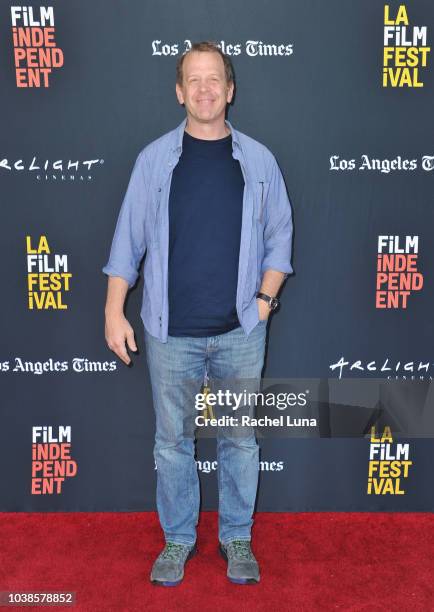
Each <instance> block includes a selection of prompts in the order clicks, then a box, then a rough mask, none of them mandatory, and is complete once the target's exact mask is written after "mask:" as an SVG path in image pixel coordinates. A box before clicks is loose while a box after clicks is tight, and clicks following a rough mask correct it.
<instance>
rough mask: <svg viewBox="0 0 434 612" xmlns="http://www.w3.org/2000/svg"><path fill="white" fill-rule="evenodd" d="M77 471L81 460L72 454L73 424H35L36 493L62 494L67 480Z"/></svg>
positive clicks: (33, 473)
mask: <svg viewBox="0 0 434 612" xmlns="http://www.w3.org/2000/svg"><path fill="white" fill-rule="evenodd" d="M55 430H56V431H55ZM76 474H77V462H76V461H75V460H74V459H72V457H71V426H70V425H67V426H65V425H59V426H58V427H57V428H55V427H51V426H40V425H35V426H34V427H33V428H32V485H31V493H32V495H53V494H55V495H59V494H60V493H62V488H63V484H64V482H65V480H66V479H67V478H72V477H74V476H76Z"/></svg>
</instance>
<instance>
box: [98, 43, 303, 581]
mask: <svg viewBox="0 0 434 612" xmlns="http://www.w3.org/2000/svg"><path fill="white" fill-rule="evenodd" d="M233 93H234V78H233V72H232V66H231V63H230V60H229V58H228V57H227V56H226V55H224V54H223V53H222V52H221V50H220V49H219V48H218V46H216V45H215V44H214V43H209V42H204V43H197V44H194V45H193V46H192V47H191V49H190V50H189V51H188V52H187V53H185V54H183V55H182V56H181V57H180V58H179V60H178V65H177V82H176V95H177V98H178V101H179V103H180V104H182V105H184V106H185V110H186V115H187V116H186V118H185V119H184V120H183V122H182V123H181V124H180V125H179V126H178V127H177V128H176V129H174V130H172V131H171V132H168V133H166V134H164V135H163V136H161V137H160V138H158V139H157V140H155V141H153V142H151V143H150V144H149V145H148V146H146V147H145V148H144V149H143V150H142V151H141V153H140V154H139V156H138V158H137V160H136V164H135V166H134V169H133V172H132V176H131V179H130V183H129V186H128V189H127V192H126V195H125V198H124V201H123V204H122V207H121V211H120V213H119V218H118V222H117V225H116V230H115V234H114V237H113V242H112V247H111V253H110V259H109V262H108V263H107V265H106V266H105V267H104V268H103V272H105V273H106V274H107V275H109V280H108V292H107V303H106V308H105V315H106V326H105V336H106V340H107V344H108V346H109V348H110V349H112V350H113V351H114V352H115V353H116V354H117V355H118V356H119V357H120V358H121V359H122V360H123V361H124V362H125V363H126V364H129V363H130V361H131V360H130V357H129V355H128V353H127V350H126V346H125V342H126V343H127V345H128V348H129V349H130V350H132V351H136V350H137V347H136V343H135V340H134V331H133V329H132V327H131V326H130V324H129V323H128V321H127V320H126V318H125V317H124V314H123V307H124V301H125V296H126V293H127V291H128V289H129V288H131V287H132V286H133V285H134V284H135V281H136V279H137V277H138V271H137V270H138V266H139V263H140V261H141V259H142V257H143V255H144V253H145V251H146V258H145V264H144V273H143V276H144V290H143V304H142V310H141V318H142V321H143V324H144V328H145V345H146V354H147V361H148V367H149V373H150V379H151V386H152V394H153V402H154V409H155V414H156V437H155V447H154V457H155V461H156V465H157V508H158V514H159V519H160V523H161V526H162V529H163V531H164V536H165V541H166V545H165V547H164V549H163V551H162V552H161V553H160V555H159V556H158V558H157V559H156V561H155V563H154V565H153V568H152V572H151V581H152V582H153V583H155V584H161V585H165V586H172V585H176V584H179V583H180V582H181V580H182V579H183V576H184V564H185V562H186V560H187V559H189V558H190V557H191V556H192V555H193V554H194V553H195V552H196V525H197V521H198V515H199V502H200V500H199V480H198V474H197V467H196V462H195V458H194V423H195V417H196V415H197V410H196V408H195V394H197V393H198V392H199V391H200V389H201V385H202V382H203V380H204V375H205V372H206V373H207V374H208V376H209V380H210V384H211V385H215V386H217V387H225V385H226V383H227V381H228V380H231V381H235V383H234V385H236V384H237V381H238V382H239V381H247V386H248V387H249V391H251V390H256V391H257V390H258V389H259V383H260V377H261V370H262V367H263V360H264V351H265V336H266V326H267V319H268V316H269V313H270V312H271V310H272V309H274V308H275V307H276V306H277V304H278V300H277V298H276V295H277V293H278V291H279V289H280V286H281V284H282V282H283V280H284V278H285V277H286V276H288V274H290V273H291V272H292V267H291V261H290V259H291V243H292V216H291V206H290V203H289V200H288V196H287V193H286V188H285V185H284V182H283V178H282V175H281V173H280V170H279V168H278V166H277V163H276V160H275V158H274V156H273V155H272V153H271V152H270V151H269V150H268V149H267V148H266V147H265V146H263V145H262V144H260V143H259V142H257V141H256V140H253V139H252V138H250V137H248V136H246V135H245V134H243V133H241V132H239V131H237V130H235V128H234V127H233V126H232V125H231V124H230V122H229V121H227V120H226V119H225V112H226V106H227V104H229V103H230V102H231V100H232V97H233ZM228 384H229V383H228ZM226 386H227V385H226ZM233 388H234V387H231V390H232V389H233ZM217 459H218V473H217V475H218V485H219V542H220V544H219V547H220V552H221V554H222V555H223V556H224V558H225V559H226V560H227V562H228V566H227V576H228V578H229V579H230V580H231V581H232V582H235V583H239V584H247V583H255V582H258V581H259V577H260V576H259V567H258V563H257V561H256V559H255V557H254V555H253V553H252V550H251V545H250V542H251V526H252V523H253V520H252V515H253V511H254V503H255V498H256V493H257V486H258V471H259V453H258V445H257V442H256V439H255V436H254V431H253V429H252V428H251V427H244V428H243V431H242V434H240V433H239V432H235V427H233V428H232V427H221V428H219V430H218V435H217Z"/></svg>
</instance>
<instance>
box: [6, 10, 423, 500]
mask: <svg viewBox="0 0 434 612" xmlns="http://www.w3.org/2000/svg"><path fill="white" fill-rule="evenodd" d="M0 33H1V35H0V56H1V62H0V85H1V108H2V112H1V115H0V189H1V202H2V206H1V215H2V223H1V227H2V240H1V242H0V253H1V260H2V270H3V272H4V274H3V280H2V296H3V297H2V300H1V305H0V308H1V318H0V321H1V353H0V381H1V389H2V393H1V397H2V402H1V427H0V479H1V493H0V510H2V511H93V510H95V511H138V510H149V509H154V508H155V484H156V471H155V464H154V459H153V440H154V427H155V420H154V411H153V405H152V395H151V387H150V381H149V375H148V369H147V363H146V357H145V346H144V330H143V324H142V321H141V319H140V314H139V313H140V306H141V300H142V291H143V277H142V267H143V262H142V266H141V273H140V277H139V281H138V283H137V284H136V286H135V287H134V288H133V289H132V290H131V291H130V292H129V294H128V297H127V301H126V306H125V314H126V316H127V318H128V320H129V321H130V323H131V324H132V326H133V327H134V330H135V333H136V338H137V343H138V347H139V353H138V354H137V355H134V354H132V360H133V365H132V366H130V367H127V366H126V365H125V364H123V362H121V361H120V360H119V359H118V358H117V357H116V355H115V354H114V353H113V352H112V351H110V350H109V348H108V347H107V345H106V342H105V338H104V304H105V298H106V290H107V276H106V275H105V274H104V273H103V272H102V268H103V266H104V265H105V264H106V263H107V261H108V257H109V252H110V246H111V241H112V237H113V233H114V229H115V224H116V220H117V217H118V213H119V209H120V205H121V203H122V199H123V196H124V194H125V190H126V187H127V185H128V181H129V178H130V174H131V170H132V167H133V164H134V161H135V159H136V157H137V155H138V153H139V152H140V151H141V149H142V148H143V147H144V146H146V145H147V144H148V143H150V142H151V141H152V140H154V139H156V138H158V137H159V136H161V135H162V134H164V133H166V132H168V131H169V130H172V129H174V128H175V127H176V126H177V125H179V123H180V122H181V121H182V119H183V118H184V117H185V111H184V109H183V107H182V106H180V105H179V104H178V102H177V99H176V96H175V66H176V61H177V59H178V57H179V56H180V55H181V54H182V53H184V52H185V51H186V50H188V49H189V47H190V45H191V44H192V43H193V42H198V41H201V40H211V41H214V42H217V43H218V44H219V45H220V47H221V49H222V50H223V51H224V52H225V53H227V54H228V55H229V56H230V57H231V59H232V62H233V65H234V69H235V75H236V95H235V99H234V102H233V103H232V104H231V106H230V108H229V109H228V119H229V120H230V122H231V123H232V125H233V126H234V127H235V128H236V129H238V130H239V131H241V132H244V133H246V134H248V135H249V136H251V137H253V138H255V139H256V140H258V141H260V142H262V143H263V144H264V145H266V146H267V147H268V148H269V149H270V150H271V151H272V152H273V153H274V155H275V156H276V158H277V160H278V162H279V165H280V168H281V170H282V173H283V175H284V178H285V181H286V184H287V188H288V194H289V197H290V200H291V204H292V209H293V219H294V250H293V267H294V274H293V275H291V276H290V277H289V278H288V279H287V280H286V282H285V284H284V287H283V289H282V292H281V307H280V310H279V311H278V312H277V313H276V314H274V315H273V316H272V319H271V321H270V324H269V326H268V335H267V353H266V362H265V367H264V371H263V385H262V391H263V396H264V403H263V405H262V407H258V415H257V416H258V429H257V433H258V440H259V442H260V446H261V464H260V466H261V474H260V488H259V493H258V500H257V508H258V510H269V511H283V510H289V511H304V510H307V511H314V510H342V511H345V510H354V511H368V510H390V511H407V510H416V511H431V510H433V509H434V491H433V488H432V487H431V481H432V466H433V464H434V444H433V440H432V437H433V436H432V434H433V433H434V417H433V402H432V393H431V381H432V376H433V372H434V363H433V340H434V330H433V319H434V317H433V286H434V283H433V279H432V278H433V269H434V257H433V254H434V250H433V247H434V245H433V231H432V228H433V223H434V213H433V210H434V201H433V184H434V183H433V181H434V142H433V105H434V94H433V78H434V59H433V54H432V49H431V45H432V42H433V37H434V5H433V4H432V3H431V2H428V0H426V1H423V0H413V1H412V2H406V3H405V4H400V3H399V2H389V3H387V4H386V3H384V2H380V1H378V0H368V1H364V2H362V1H354V0H353V1H348V0H339V1H338V0H330V1H329V2H322V1H321V0H312V1H310V2H304V1H302V0H291V1H288V0H274V1H273V2H271V3H270V2H265V0H252V1H251V2H246V1H245V0H227V1H224V2H219V3H216V2H213V1H212V0H188V1H186V2H183V3H179V2H176V1H174V0H173V1H172V0H170V1H169V0H161V1H159V2H150V1H143V0H125V1H124V2H118V1H117V0H92V1H91V2H89V1H86V2H85V1H84V0H75V1H74V2H68V1H67V0H61V1H57V0H51V1H50V2H48V3H43V4H41V3H40V2H33V1H31V0H28V1H27V2H26V4H25V5H21V4H15V3H12V2H7V1H4V2H2V4H1V7H0ZM145 257H146V254H145ZM270 398H271V399H270ZM268 400H269V403H268ZM205 410H206V411H208V413H212V409H211V408H210V407H209V406H208V405H207V406H206V408H205ZM267 419H268V420H267ZM197 466H198V470H199V473H200V479H201V488H202V506H203V508H204V509H215V508H216V507H217V479H216V474H217V460H216V450H215V439H214V438H213V436H212V435H207V434H206V431H203V432H199V433H198V442H197Z"/></svg>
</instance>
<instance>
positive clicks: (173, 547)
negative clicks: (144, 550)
mask: <svg viewBox="0 0 434 612" xmlns="http://www.w3.org/2000/svg"><path fill="white" fill-rule="evenodd" d="M184 549H185V546H184V545H183V544H175V543H174V542H167V544H166V546H165V548H164V550H163V552H162V553H161V558H162V559H170V560H171V561H179V559H181V558H182V555H183V552H184Z"/></svg>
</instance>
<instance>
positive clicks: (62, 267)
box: [26, 236, 72, 310]
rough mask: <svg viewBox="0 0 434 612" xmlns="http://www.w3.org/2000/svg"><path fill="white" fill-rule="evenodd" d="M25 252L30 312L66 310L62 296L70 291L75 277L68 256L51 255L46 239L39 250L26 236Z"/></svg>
mask: <svg viewBox="0 0 434 612" xmlns="http://www.w3.org/2000/svg"><path fill="white" fill-rule="evenodd" d="M26 248H27V288H28V307H29V310H34V309H36V310H48V309H50V308H52V309H53V310H54V309H55V310H66V309H67V308H68V305H67V304H65V303H64V302H63V296H64V293H65V292H67V291H69V290H70V279H71V276H72V274H71V273H70V272H68V269H69V267H68V256H67V255H58V254H57V253H54V254H52V253H51V249H50V247H49V245H48V240H47V237H46V236H40V237H39V240H38V243H37V246H33V245H32V239H31V236H26ZM50 256H51V257H50Z"/></svg>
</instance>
